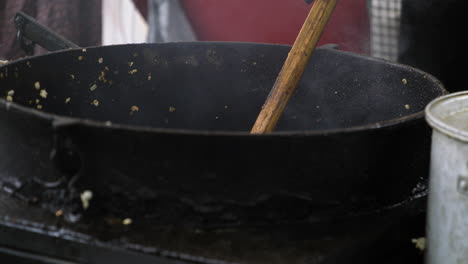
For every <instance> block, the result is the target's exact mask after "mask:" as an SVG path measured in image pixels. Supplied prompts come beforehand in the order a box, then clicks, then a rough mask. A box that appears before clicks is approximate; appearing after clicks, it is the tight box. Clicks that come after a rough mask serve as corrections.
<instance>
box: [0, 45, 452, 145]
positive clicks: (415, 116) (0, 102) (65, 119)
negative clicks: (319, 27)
mask: <svg viewBox="0 0 468 264" xmlns="http://www.w3.org/2000/svg"><path fill="white" fill-rule="evenodd" d="M193 43H194V42H177V43H140V44H119V45H108V46H93V47H86V48H85V49H93V48H103V47H104V48H105V47H123V46H142V45H148V46H153V45H173V44H177V45H190V44H193ZM196 43H201V44H203V45H233V44H242V45H251V46H254V45H256V46H265V45H266V46H279V47H291V46H290V45H284V44H269V43H251V42H236V41H199V42H196ZM327 46H328V45H327ZM322 48H324V49H328V50H332V51H334V52H339V53H345V54H347V55H350V56H355V57H360V58H365V59H366V60H369V61H382V60H383V59H378V58H373V57H369V56H365V55H360V54H356V53H353V52H348V51H341V50H335V49H333V48H330V47H322ZM82 49H83V48H77V49H67V50H60V51H55V52H50V53H47V54H42V55H38V56H33V57H25V58H21V59H18V60H15V61H12V62H9V63H7V64H5V65H2V66H0V69H2V68H3V67H6V66H8V65H10V66H11V65H14V64H17V63H22V62H26V61H29V60H31V59H35V58H39V57H44V56H49V55H52V54H57V53H67V52H71V51H77V50H82ZM383 61H385V60H383ZM385 62H386V63H388V64H391V65H394V66H397V67H403V68H406V69H408V70H410V71H413V72H416V73H419V74H424V76H426V78H427V79H429V80H431V81H432V82H434V83H436V84H437V86H438V87H439V89H440V92H441V94H440V96H443V95H446V94H448V92H447V90H446V89H445V87H444V85H443V84H442V83H441V82H440V81H439V80H438V79H437V78H435V77H434V76H432V75H431V74H428V73H426V72H423V71H422V70H419V69H416V68H413V67H411V66H407V65H403V64H399V63H394V62H389V61H385ZM434 99H435V98H434ZM0 106H2V107H3V108H5V109H7V110H9V109H14V110H17V111H19V112H22V113H24V114H26V115H30V116H32V117H35V118H39V119H44V120H49V121H51V122H52V124H53V126H55V127H61V126H67V125H72V124H73V125H83V126H88V127H94V128H106V129H114V130H124V131H127V132H147V133H155V134H174V135H177V134H180V135H192V136H227V137H232V136H244V137H283V136H311V137H313V136H322V135H331V134H348V133H355V132H363V131H368V130H378V129H380V128H385V127H394V126H398V125H403V124H405V123H407V122H415V121H418V120H423V119H424V117H425V108H423V109H421V110H420V111H418V112H416V113H412V114H409V115H405V116H402V117H398V118H393V119H389V120H383V121H381V122H376V123H370V124H367V125H361V126H351V127H345V128H336V129H321V130H288V131H275V132H272V133H269V134H266V135H253V134H250V133H249V131H227V130H226V131H225V130H194V129H176V128H161V127H151V126H139V125H126V124H118V123H116V124H114V123H111V124H109V123H108V122H104V121H97V120H92V119H83V118H76V117H69V116H64V115H57V114H52V113H49V112H46V111H40V110H36V109H34V108H32V107H28V106H23V105H20V104H17V103H15V102H8V101H6V100H5V99H4V98H1V97H0Z"/></svg>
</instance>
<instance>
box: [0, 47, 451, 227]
mask: <svg viewBox="0 0 468 264" xmlns="http://www.w3.org/2000/svg"><path fill="white" fill-rule="evenodd" d="M288 51H289V47H287V46H278V45H263V44H248V43H172V44H143V45H125V46H111V47H98V48H88V49H87V50H85V51H84V50H71V51H64V52H58V53H53V54H49V55H46V56H40V57H34V58H28V59H24V60H20V61H17V62H13V63H11V64H8V65H6V66H4V67H2V68H0V73H1V75H0V78H1V79H0V94H2V96H5V98H6V97H8V96H10V97H11V98H9V99H10V100H12V101H13V102H14V103H13V104H12V103H8V102H6V101H5V100H3V99H0V128H1V129H2V130H1V133H0V153H2V155H3V158H2V159H1V160H0V173H1V174H0V176H1V177H2V178H1V179H2V181H4V182H10V184H12V182H13V183H14V184H13V185H14V186H21V187H20V188H19V189H20V191H22V192H23V193H22V197H25V196H26V197H29V198H28V200H29V201H38V200H39V201H40V202H41V204H42V206H43V207H46V208H48V209H50V210H51V211H52V212H55V211H56V210H59V209H60V210H63V211H64V215H66V216H68V219H71V220H73V219H75V220H76V219H78V218H77V215H81V214H83V212H86V214H87V215H99V216H104V217H121V216H122V215H127V216H130V217H132V218H134V219H136V220H138V219H139V218H142V217H143V218H145V219H150V220H151V222H152V223H153V224H154V225H158V224H161V225H165V224H168V223H170V224H171V225H176V226H177V225H190V226H205V227H206V226H211V227H213V226H215V227H223V226H233V225H236V226H237V225H256V224H268V223H272V222H276V223H278V222H281V223H289V222H291V221H293V222H294V221H309V220H310V219H322V220H323V219H329V218H330V217H335V216H339V217H343V216H344V215H349V214H351V215H355V214H356V213H359V212H362V211H365V210H373V209H379V208H382V207H384V206H389V205H393V204H396V203H400V202H401V201H404V200H406V199H408V198H409V197H410V196H412V195H414V193H415V192H417V191H418V190H421V188H420V187H421V185H418V184H420V183H421V182H424V178H425V177H426V175H427V168H428V154H429V139H430V130H429V128H428V127H427V126H426V125H425V122H424V120H423V119H422V117H423V112H422V110H423V109H424V107H425V105H426V104H427V103H428V102H429V101H431V99H433V98H435V97H437V96H439V95H442V94H444V93H445V90H444V89H443V87H442V86H441V85H440V83H439V82H438V81H437V80H435V79H434V78H432V77H431V76H429V75H427V74H425V73H423V72H420V71H418V70H415V69H412V68H409V67H406V66H402V65H395V64H391V63H388V62H385V61H382V60H375V59H371V58H367V57H362V56H358V55H354V54H351V53H345V52H341V51H337V50H331V49H323V48H322V49H319V50H317V52H316V53H315V54H314V56H313V58H312V61H311V63H310V65H309V67H308V69H307V71H306V73H305V75H304V78H303V80H302V82H301V84H300V86H299V87H298V90H297V92H296V94H295V95H293V98H292V100H291V102H290V104H289V106H288V107H287V109H286V112H285V114H284V116H283V118H282V119H281V121H280V123H279V127H278V131H279V132H276V133H275V134H272V135H267V136H250V135H249V134H248V131H249V129H250V127H251V126H252V124H253V122H254V120H255V118H256V116H257V114H258V112H259V111H260V108H261V106H262V104H263V102H264V100H265V98H266V97H267V95H268V93H269V91H270V88H271V87H272V85H273V83H274V80H275V78H276V76H277V74H278V72H279V70H280V68H281V66H282V63H283V61H284V59H285V58H286V56H287V53H288ZM403 79H404V80H405V81H403ZM36 82H39V83H40V87H39V89H36V87H35V83H36ZM12 90H14V92H11V91H12ZM41 90H45V91H46V92H47V96H46V98H44V97H45V93H44V91H42V96H41ZM67 98H70V99H69V101H68V100H67ZM36 99H38V100H39V101H37V102H36ZM39 105H40V106H41V107H42V109H43V110H44V111H45V113H44V112H42V111H36V110H32V109H35V108H37V107H38V106H39ZM132 110H133V111H132ZM67 117H72V119H70V118H67ZM83 119H88V121H86V120H83ZM108 121H111V123H109V122H108ZM12 179H13V180H12ZM18 182H19V183H21V184H16V183H18ZM37 184H39V185H40V186H42V187H38V186H37ZM28 186H30V187H28ZM31 186H32V187H31ZM51 188H52V189H51ZM30 190H34V191H30ZM84 190H92V191H93V193H94V196H93V197H94V198H93V203H92V206H91V207H90V209H88V210H86V211H84V210H83V208H81V203H80V199H79V194H80V192H82V191H84ZM115 204H118V205H119V206H115Z"/></svg>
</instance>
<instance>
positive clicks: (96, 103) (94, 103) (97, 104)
mask: <svg viewBox="0 0 468 264" xmlns="http://www.w3.org/2000/svg"><path fill="white" fill-rule="evenodd" d="M91 104H92V105H94V106H96V107H97V106H99V101H98V100H96V99H94V100H93V102H92V103H91Z"/></svg>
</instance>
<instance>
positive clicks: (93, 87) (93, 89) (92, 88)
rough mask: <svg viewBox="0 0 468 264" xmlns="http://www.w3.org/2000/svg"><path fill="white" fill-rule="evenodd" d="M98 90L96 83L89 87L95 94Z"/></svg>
mask: <svg viewBox="0 0 468 264" xmlns="http://www.w3.org/2000/svg"><path fill="white" fill-rule="evenodd" d="M96 89H97V85H96V84H95V83H94V84H93V85H91V87H89V90H91V92H94V91H95V90H96Z"/></svg>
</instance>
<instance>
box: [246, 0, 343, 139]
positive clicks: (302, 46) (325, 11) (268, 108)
mask: <svg viewBox="0 0 468 264" xmlns="http://www.w3.org/2000/svg"><path fill="white" fill-rule="evenodd" d="M306 2H311V1H308V0H306ZM337 2H338V0H316V1H315V3H314V5H313V7H312V9H311V10H310V13H309V16H308V17H307V20H306V21H305V23H304V25H303V27H302V29H301V31H300V33H299V35H298V37H297V39H296V41H295V43H294V45H293V47H292V49H291V51H290V52H289V55H288V58H287V59H286V62H285V63H284V65H283V68H282V69H281V72H280V74H279V76H278V78H277V79H276V82H275V84H274V86H273V89H272V91H271V92H270V95H269V96H268V98H267V100H266V102H265V104H264V105H263V107H262V111H261V112H260V114H259V115H258V118H257V121H256V122H255V124H254V126H253V128H252V130H251V133H252V134H265V133H269V132H272V131H273V130H274V129H275V127H276V124H277V123H278V120H279V119H280V117H281V114H282V113H283V111H284V109H285V107H286V105H287V104H288V101H289V99H290V98H291V95H292V94H293V93H294V90H295V89H296V87H297V84H298V83H299V81H300V80H301V78H302V75H303V74H304V70H305V68H306V66H307V64H308V63H309V60H310V57H311V56H312V53H313V52H314V50H315V47H316V46H317V43H318V42H319V40H320V37H321V36H322V33H323V31H324V30H325V27H326V25H327V24H328V21H329V20H330V17H331V15H332V13H333V11H334V9H335V7H336V4H337Z"/></svg>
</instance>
